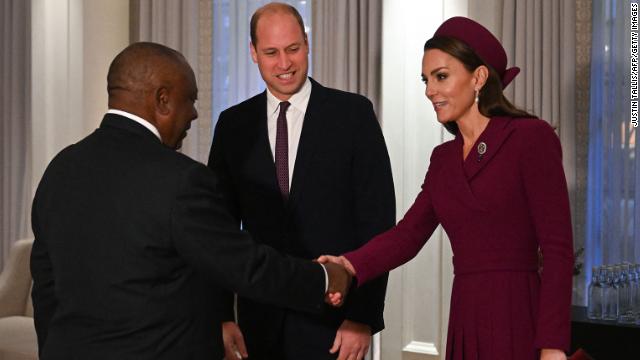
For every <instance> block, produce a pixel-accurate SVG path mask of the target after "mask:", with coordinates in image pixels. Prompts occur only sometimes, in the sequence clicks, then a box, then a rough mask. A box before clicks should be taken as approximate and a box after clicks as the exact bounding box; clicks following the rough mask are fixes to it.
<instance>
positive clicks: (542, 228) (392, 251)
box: [345, 117, 573, 360]
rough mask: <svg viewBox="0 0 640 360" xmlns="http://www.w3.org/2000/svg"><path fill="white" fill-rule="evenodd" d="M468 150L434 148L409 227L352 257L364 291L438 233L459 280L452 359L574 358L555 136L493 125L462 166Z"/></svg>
mask: <svg viewBox="0 0 640 360" xmlns="http://www.w3.org/2000/svg"><path fill="white" fill-rule="evenodd" d="M462 145H463V141H462V138H461V136H457V137H456V138H455V139H454V140H451V141H449V142H446V143H444V144H441V145H439V146H438V147H436V148H435V149H434V151H433V153H432V156H431V161H430V165H429V170H428V171H427V175H426V177H425V181H424V184H423V185H422V190H421V192H420V193H419V194H418V196H417V198H416V200H415V202H414V204H413V205H412V206H411V208H410V209H409V210H408V211H407V213H406V214H405V216H404V218H403V219H402V220H401V221H400V222H399V223H398V224H397V225H396V226H395V227H394V228H392V229H391V230H389V231H387V232H385V233H382V234H380V235H378V236H377V237H376V238H374V239H373V240H372V241H370V242H369V243H367V244H366V245H365V246H363V247H361V248H360V249H358V250H356V251H353V252H350V253H346V254H345V256H346V257H347V258H348V259H349V260H350V261H351V263H352V264H353V266H354V268H355V269H356V273H357V274H356V276H357V278H358V281H359V283H362V282H366V281H367V280H368V279H370V278H374V277H375V276H376V275H377V274H380V273H382V272H385V271H388V270H391V269H393V268H396V267H398V266H400V265H402V264H403V263H405V262H407V261H409V260H410V259H412V258H413V257H415V256H416V255H417V253H418V251H419V250H420V249H421V248H422V246H423V245H424V244H425V243H426V241H427V240H428V239H429V237H430V236H431V234H432V233H433V231H434V230H435V229H436V227H437V226H438V224H441V225H442V227H443V228H444V230H445V232H446V233H447V235H448V237H449V239H450V241H451V247H452V250H453V255H454V256H453V265H454V273H455V277H454V281H453V289H452V293H451V312H450V316H449V328H448V335H447V351H446V359H449V360H462V359H464V360H470V359H478V360H500V359H518V360H526V359H537V357H538V356H539V349H542V348H554V349H564V350H568V348H569V341H570V302H571V283H572V268H573V241H572V230H571V218H570V210H569V198H568V192H567V185H566V180H565V176H564V172H563V168H562V154H561V148H560V142H559V139H558V137H557V135H556V134H555V133H554V131H553V129H552V128H551V127H550V126H549V125H548V124H547V123H546V122H544V121H542V120H539V119H529V118H527V119H522V118H521V119H514V118H509V117H493V118H491V120H490V121H489V124H488V125H487V128H486V129H485V130H484V131H483V132H482V134H481V135H480V137H479V138H478V140H477V142H476V144H474V146H473V148H472V150H471V152H470V153H469V155H468V156H467V158H466V159H464V160H463V153H462ZM538 250H540V252H541V253H542V270H541V271H539V265H540V264H539V257H538Z"/></svg>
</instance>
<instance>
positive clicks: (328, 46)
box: [311, 0, 382, 109]
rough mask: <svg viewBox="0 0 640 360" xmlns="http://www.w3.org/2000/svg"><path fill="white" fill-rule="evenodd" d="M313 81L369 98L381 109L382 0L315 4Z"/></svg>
mask: <svg viewBox="0 0 640 360" xmlns="http://www.w3.org/2000/svg"><path fill="white" fill-rule="evenodd" d="M313 24H314V31H313V44H314V49H313V50H312V52H311V53H312V57H313V77H314V79H316V80H318V81H319V82H320V83H322V84H323V85H325V86H329V87H332V88H337V89H341V90H344V91H350V92H354V93H358V94H361V95H364V96H366V97H368V98H369V99H370V100H371V101H372V102H373V104H374V108H375V109H378V106H379V105H378V103H379V98H380V78H381V65H380V60H381V49H382V0H314V1H313Z"/></svg>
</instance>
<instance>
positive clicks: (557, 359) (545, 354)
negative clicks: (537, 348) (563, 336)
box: [540, 349, 567, 360]
mask: <svg viewBox="0 0 640 360" xmlns="http://www.w3.org/2000/svg"><path fill="white" fill-rule="evenodd" d="M540 360H567V355H565V353H564V351H562V350H558V349H542V351H541V352H540Z"/></svg>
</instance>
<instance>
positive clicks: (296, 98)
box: [267, 78, 311, 189]
mask: <svg viewBox="0 0 640 360" xmlns="http://www.w3.org/2000/svg"><path fill="white" fill-rule="evenodd" d="M309 97H311V81H309V78H307V79H306V80H305V81H304V84H303V85H302V88H300V91H298V92H297V93H295V94H293V95H292V96H291V97H290V98H289V100H287V101H288V102H289V103H290V104H291V106H289V108H288V109H287V135H288V136H287V138H288V144H289V189H291V179H293V167H294V166H295V163H296V155H297V154H298V144H299V143H300V134H302V123H303V122H304V114H305V113H306V112H307V105H309ZM281 102H282V101H281V100H280V99H278V98H277V97H275V95H273V94H272V93H271V91H269V89H267V131H268V132H269V144H270V145H271V155H272V156H273V157H274V161H275V155H274V154H275V153H276V132H277V129H278V114H279V113H280V103H281Z"/></svg>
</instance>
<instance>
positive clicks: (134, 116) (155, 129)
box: [107, 109, 162, 142]
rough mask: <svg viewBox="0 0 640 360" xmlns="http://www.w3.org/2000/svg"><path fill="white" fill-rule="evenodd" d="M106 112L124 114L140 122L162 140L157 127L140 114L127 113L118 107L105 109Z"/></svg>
mask: <svg viewBox="0 0 640 360" xmlns="http://www.w3.org/2000/svg"><path fill="white" fill-rule="evenodd" d="M107 114H115V115H120V116H124V117H126V118H129V119H131V120H133V121H135V122H137V123H138V124H140V125H142V126H144V127H146V128H147V129H149V131H151V132H152V133H153V135H155V136H156V137H158V139H160V142H162V138H161V137H160V132H158V129H157V128H156V127H155V126H153V124H152V123H150V122H148V121H147V120H145V119H143V118H141V117H140V116H138V115H133V114H132V113H128V112H126V111H122V110H118V109H109V110H108V111H107Z"/></svg>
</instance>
